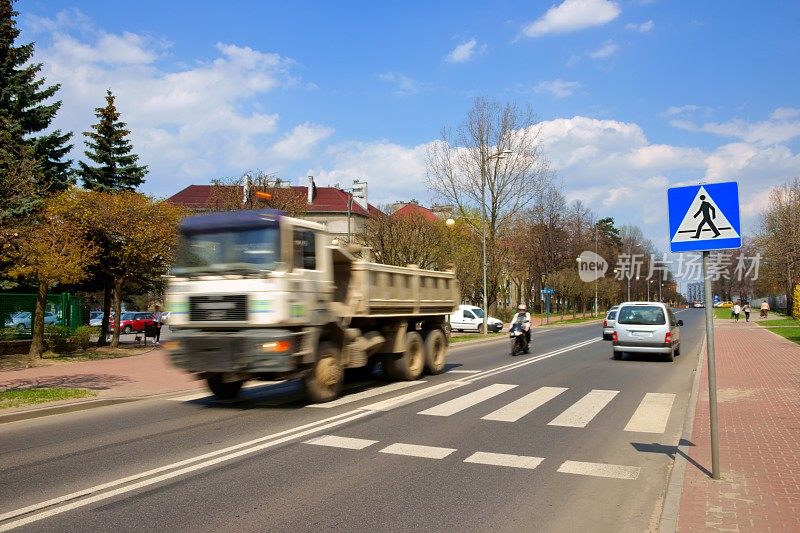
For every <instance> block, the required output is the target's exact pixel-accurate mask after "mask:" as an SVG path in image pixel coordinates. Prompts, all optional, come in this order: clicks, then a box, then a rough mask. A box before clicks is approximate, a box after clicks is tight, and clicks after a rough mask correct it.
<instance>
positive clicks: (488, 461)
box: [464, 452, 544, 470]
mask: <svg viewBox="0 0 800 533" xmlns="http://www.w3.org/2000/svg"><path fill="white" fill-rule="evenodd" d="M542 461H544V457H529V456H526V455H509V454H505V453H489V452H475V453H473V454H472V455H470V456H469V457H467V458H466V459H464V462H465V463H477V464H481V465H492V466H509V467H512V468H526V469H528V470H533V469H534V468H536V467H537V466H539V465H540V464H542Z"/></svg>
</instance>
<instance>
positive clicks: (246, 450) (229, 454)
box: [0, 411, 370, 531]
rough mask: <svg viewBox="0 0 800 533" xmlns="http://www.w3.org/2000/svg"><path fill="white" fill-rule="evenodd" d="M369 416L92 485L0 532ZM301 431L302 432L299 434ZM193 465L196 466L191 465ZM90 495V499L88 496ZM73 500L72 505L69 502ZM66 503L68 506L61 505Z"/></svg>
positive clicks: (343, 418)
mask: <svg viewBox="0 0 800 533" xmlns="http://www.w3.org/2000/svg"><path fill="white" fill-rule="evenodd" d="M369 414H370V413H369V412H367V411H361V412H359V411H356V412H349V413H344V414H341V415H336V416H332V417H329V418H326V419H324V420H319V421H317V422H312V423H310V424H305V425H303V426H299V427H296V428H292V429H289V430H286V431H281V432H280V433H274V434H272V435H268V436H266V437H260V438H258V439H254V440H251V441H248V442H243V443H241V444H237V445H235V446H229V447H227V448H223V449H221V450H217V451H215V452H209V453H206V454H203V455H198V456H197V457H192V458H190V459H185V460H183V461H178V462H177V463H172V464H169V465H165V466H161V467H159V468H154V469H152V470H148V471H146V472H141V473H139V474H135V475H133V476H128V477H125V478H121V479H117V480H115V481H110V482H108V483H103V484H102V485H96V486H94V487H90V488H88V489H84V490H81V491H78V492H73V493H71V494H67V495H66V496H61V497H59V498H53V499H51V500H47V501H45V502H41V503H38V504H34V505H29V506H28V507H23V508H21V509H17V510H15V511H10V512H7V513H5V514H2V515H0V522H3V521H5V520H9V519H11V518H15V517H18V516H22V515H25V514H28V513H31V512H34V511H37V510H40V509H44V508H46V507H52V506H54V505H59V504H63V505H59V506H58V507H53V508H51V509H48V510H46V511H42V512H40V513H37V514H34V515H30V516H26V517H25V518H21V519H19V520H15V521H14V522H6V523H5V524H0V531H8V530H11V529H14V528H18V527H21V526H24V525H27V524H32V523H33V522H38V521H39V520H43V519H45V518H49V517H51V516H55V515H58V514H61V513H64V512H66V511H71V510H73V509H78V508H79V507H84V506H86V505H89V504H92V503H95V502H99V501H102V500H107V499H108V498H113V497H114V496H118V495H120V494H125V493H127V492H132V491H135V490H138V489H140V488H143V487H148V486H150V485H154V484H156V483H161V482H162V481H166V480H168V479H173V478H176V477H179V476H182V475H184V474H188V473H190V472H195V471H197V470H202V469H204V468H208V467H211V466H214V465H216V464H219V463H224V462H225V461H229V460H231V459H236V458H237V457H241V456H243V455H249V454H251V453H254V452H258V451H261V450H265V449H267V448H272V447H273V446H277V445H278V444H282V443H284V442H288V441H291V440H294V439H298V438H300V437H305V436H306V435H312V434H314V433H318V432H320V431H324V430H326V429H330V428H332V427H336V426H341V425H343V424H347V423H348V422H352V421H354V420H357V419H359V418H363V417H365V416H368V415H369ZM301 429H304V431H300V430H301ZM209 457H215V458H214V459H209V460H207V461H203V462H201V463H197V461H201V460H203V459H207V458H209ZM192 463H196V464H192ZM184 465H190V466H185V467H184V468H179V469H178V470H174V469H175V468H178V467H181V466H184ZM168 470H172V471H171V472H168V473H166V474H162V475H160V476H156V477H151V478H149V479H144V480H142V481H138V482H136V483H133V484H130V485H126V486H124V487H119V485H124V484H126V483H130V482H132V481H136V480H140V479H142V478H145V477H148V476H152V475H154V474H157V473H160V472H165V471H168ZM112 487H119V488H116V489H114V490H110V491H108V492H103V493H101V494H94V493H96V492H98V491H101V490H105V489H108V488H112ZM92 494H94V495H93V496H91V495H92ZM83 496H89V497H88V498H84V499H81V500H77V501H75V499H76V498H81V497H83ZM70 500H73V501H70ZM65 502H69V503H65Z"/></svg>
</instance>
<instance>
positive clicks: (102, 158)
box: [78, 90, 147, 192]
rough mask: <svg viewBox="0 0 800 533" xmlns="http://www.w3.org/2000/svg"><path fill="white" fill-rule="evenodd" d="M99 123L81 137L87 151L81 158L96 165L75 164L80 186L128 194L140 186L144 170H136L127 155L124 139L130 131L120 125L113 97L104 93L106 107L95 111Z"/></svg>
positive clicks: (134, 157)
mask: <svg viewBox="0 0 800 533" xmlns="http://www.w3.org/2000/svg"><path fill="white" fill-rule="evenodd" d="M95 115H96V116H97V118H98V119H99V120H100V121H99V122H98V123H97V124H95V125H93V126H92V129H93V130H94V131H87V132H84V133H83V134H84V135H85V136H86V137H88V140H86V141H84V144H86V146H87V147H88V148H89V150H86V151H85V152H84V154H86V157H88V158H89V159H91V160H92V161H94V162H95V163H97V166H96V167H92V166H89V165H87V164H86V163H84V162H83V161H79V162H78V165H79V167H80V168H79V170H78V174H80V176H81V178H82V179H83V185H84V187H86V188H87V189H91V190H95V191H103V192H117V191H132V190H134V189H135V188H136V187H138V186H139V185H141V184H142V183H143V182H144V177H145V175H147V166H146V165H143V166H138V165H137V164H136V162H137V161H138V160H139V156H138V155H136V154H133V153H131V152H132V150H133V146H131V142H130V140H128V139H127V138H126V137H127V136H128V135H130V131H128V130H127V129H125V126H126V124H125V123H124V122H120V120H119V112H118V111H117V108H116V106H115V105H114V95H113V94H111V91H110V90H107V91H106V106H105V107H98V108H96V109H95Z"/></svg>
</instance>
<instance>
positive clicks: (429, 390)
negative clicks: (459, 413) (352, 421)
mask: <svg viewBox="0 0 800 533" xmlns="http://www.w3.org/2000/svg"><path fill="white" fill-rule="evenodd" d="M464 385H466V383H465V382H463V381H448V382H447V383H439V384H438V385H433V386H431V387H426V388H424V389H422V390H417V391H413V392H409V393H406V394H403V395H402V396H397V397H395V398H389V399H388V400H383V401H380V402H377V403H371V404H369V405H365V406H364V407H361V408H360V409H363V410H365V411H390V410H392V409H395V408H397V407H402V406H403V405H408V404H410V403H414V402H416V401H417V400H421V399H423V398H429V397H431V396H436V395H437V394H441V393H443V392H447V391H449V390H453V389H457V388H458V387H463V386H464Z"/></svg>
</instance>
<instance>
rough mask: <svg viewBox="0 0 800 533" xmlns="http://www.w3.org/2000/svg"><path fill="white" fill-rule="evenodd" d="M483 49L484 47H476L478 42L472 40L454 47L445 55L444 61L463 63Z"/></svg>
mask: <svg viewBox="0 0 800 533" xmlns="http://www.w3.org/2000/svg"><path fill="white" fill-rule="evenodd" d="M485 49H486V46H485V45H484V46H481V47H478V41H476V40H475V39H474V38H473V39H470V40H469V41H466V42H463V43H461V44H459V45H458V46H456V47H455V48H454V49H453V50H452V51H451V52H450V53H449V54H447V57H445V58H444V60H445V61H447V62H448V63H465V62H467V61H469V60H470V59H472V58H473V57H474V56H475V54H477V53H481V52H483V51H484V50H485Z"/></svg>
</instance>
